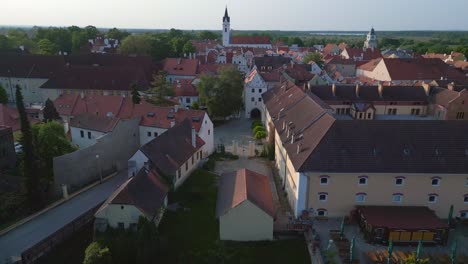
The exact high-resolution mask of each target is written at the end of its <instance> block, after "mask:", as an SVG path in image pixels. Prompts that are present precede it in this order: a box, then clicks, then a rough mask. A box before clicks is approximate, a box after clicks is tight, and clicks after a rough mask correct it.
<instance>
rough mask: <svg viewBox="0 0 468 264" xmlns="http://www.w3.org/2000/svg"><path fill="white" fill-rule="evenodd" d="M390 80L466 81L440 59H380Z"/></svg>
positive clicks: (458, 72) (460, 74)
mask: <svg viewBox="0 0 468 264" xmlns="http://www.w3.org/2000/svg"><path fill="white" fill-rule="evenodd" d="M382 60H383V63H385V66H386V67H387V70H388V73H389V74H390V77H391V79H392V80H439V79H441V77H442V78H444V79H445V78H447V79H449V80H466V76H465V75H464V74H463V73H461V72H460V71H458V70H456V69H454V68H452V67H450V65H448V64H446V63H444V62H443V61H442V60H440V59H425V58H418V59H388V58H384V59H382Z"/></svg>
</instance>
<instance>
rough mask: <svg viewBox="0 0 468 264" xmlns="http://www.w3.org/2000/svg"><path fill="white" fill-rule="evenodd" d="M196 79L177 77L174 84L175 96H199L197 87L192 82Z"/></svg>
mask: <svg viewBox="0 0 468 264" xmlns="http://www.w3.org/2000/svg"><path fill="white" fill-rule="evenodd" d="M193 80H194V79H176V80H175V81H174V83H173V84H172V87H173V89H174V93H175V96H198V92H197V88H195V86H194V85H193V84H192V82H193Z"/></svg>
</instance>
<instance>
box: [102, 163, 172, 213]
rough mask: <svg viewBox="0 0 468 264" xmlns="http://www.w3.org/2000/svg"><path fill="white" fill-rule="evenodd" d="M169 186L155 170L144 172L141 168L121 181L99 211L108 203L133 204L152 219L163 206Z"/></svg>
mask: <svg viewBox="0 0 468 264" xmlns="http://www.w3.org/2000/svg"><path fill="white" fill-rule="evenodd" d="M168 191H169V188H168V187H167V186H166V185H165V184H164V180H163V179H162V177H161V176H160V175H159V174H158V172H157V171H156V170H151V171H149V172H146V171H145V169H144V168H142V169H141V170H140V171H139V172H138V174H137V175H135V176H134V177H132V178H130V179H129V180H127V181H126V182H125V183H123V184H122V185H121V186H120V187H119V188H118V189H117V190H116V191H115V192H114V193H113V194H112V195H111V196H110V197H109V199H108V200H107V201H106V202H104V204H103V206H102V207H101V208H99V210H98V212H99V211H102V210H104V209H105V208H106V207H107V206H108V205H109V204H119V205H133V206H135V207H136V208H138V209H139V210H140V211H141V212H142V213H143V214H144V215H145V216H146V217H148V218H149V219H152V218H153V217H154V216H155V214H156V213H157V211H158V210H159V209H160V208H161V206H163V204H164V199H165V198H166V197H167V193H168Z"/></svg>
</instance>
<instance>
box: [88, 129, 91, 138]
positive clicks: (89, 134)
mask: <svg viewBox="0 0 468 264" xmlns="http://www.w3.org/2000/svg"><path fill="white" fill-rule="evenodd" d="M88 138H89V139H91V132H89V131H88Z"/></svg>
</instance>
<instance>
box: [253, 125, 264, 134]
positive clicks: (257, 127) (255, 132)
mask: <svg viewBox="0 0 468 264" xmlns="http://www.w3.org/2000/svg"><path fill="white" fill-rule="evenodd" d="M258 131H265V128H264V127H263V126H256V127H255V128H254V129H253V134H254V135H255V134H257V132H258Z"/></svg>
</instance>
